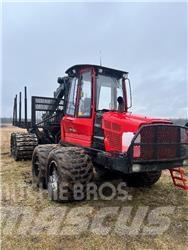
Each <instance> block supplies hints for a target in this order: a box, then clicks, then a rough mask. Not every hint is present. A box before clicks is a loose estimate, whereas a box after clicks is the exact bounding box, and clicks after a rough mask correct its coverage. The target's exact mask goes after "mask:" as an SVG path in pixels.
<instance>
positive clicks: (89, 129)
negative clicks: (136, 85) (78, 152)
mask: <svg viewBox="0 0 188 250" xmlns="http://www.w3.org/2000/svg"><path fill="white" fill-rule="evenodd" d="M66 73H67V74H68V76H69V77H70V79H71V80H70V87H69V93H68V102H67V108H66V114H65V116H64V117H63V119H62V121H61V123H62V124H61V140H62V141H64V142H68V143H72V144H78V145H81V146H84V147H91V146H92V145H93V142H94V141H95V140H96V138H98V139H99V141H102V140H104V137H103V133H102V129H101V120H102V114H103V113H104V112H108V111H113V112H126V111H127V109H128V106H127V94H126V85H127V84H126V82H127V81H128V78H127V76H128V73H127V72H124V71H120V70H114V69H110V68H106V67H102V66H96V65H76V66H73V67H71V68H70V69H68V70H67V71H66ZM128 83H129V81H128ZM129 86H130V85H129ZM102 144H103V143H102ZM97 147H98V145H97Z"/></svg>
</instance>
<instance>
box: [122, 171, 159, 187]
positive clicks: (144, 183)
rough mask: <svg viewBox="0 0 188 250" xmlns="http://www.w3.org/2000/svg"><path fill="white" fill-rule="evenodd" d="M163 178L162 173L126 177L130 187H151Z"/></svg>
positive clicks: (135, 174)
mask: <svg viewBox="0 0 188 250" xmlns="http://www.w3.org/2000/svg"><path fill="white" fill-rule="evenodd" d="M160 177H161V171H153V172H143V173H134V174H129V175H126V176H125V181H126V183H127V186H128V187H150V186H152V185H153V184H155V183H156V182H157V181H158V180H159V178H160Z"/></svg>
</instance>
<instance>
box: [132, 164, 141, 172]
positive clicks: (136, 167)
mask: <svg viewBox="0 0 188 250" xmlns="http://www.w3.org/2000/svg"><path fill="white" fill-rule="evenodd" d="M140 170H141V165H140V164H133V166H132V171H133V172H140Z"/></svg>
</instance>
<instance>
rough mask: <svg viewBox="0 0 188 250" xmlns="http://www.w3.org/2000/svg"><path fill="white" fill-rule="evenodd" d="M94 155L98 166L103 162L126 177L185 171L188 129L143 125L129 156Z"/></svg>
mask: <svg viewBox="0 0 188 250" xmlns="http://www.w3.org/2000/svg"><path fill="white" fill-rule="evenodd" d="M89 151H90V150H89ZM90 153H91V152H90ZM91 155H92V156H93V157H92V158H93V161H94V162H95V163H96V164H100V165H101V162H103V163H104V165H105V168H107V169H110V170H113V171H118V172H122V173H125V174H131V173H138V172H151V171H160V170H164V169H173V168H177V167H182V166H184V167H185V166H186V165H187V166H188V129H187V128H186V127H183V126H175V125H171V124H169V125H166V124H164V125H163V124H156V125H155V124H152V125H144V126H142V127H141V128H140V129H139V130H138V132H137V133H136V134H135V136H134V138H133V139H132V142H131V145H130V146H129V149H128V151H127V152H125V153H118V152H104V151H98V150H92V154H91ZM101 167H102V166H101Z"/></svg>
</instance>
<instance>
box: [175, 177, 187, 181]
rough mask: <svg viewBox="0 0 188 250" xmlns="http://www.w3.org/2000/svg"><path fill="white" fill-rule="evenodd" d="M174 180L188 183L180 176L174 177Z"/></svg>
mask: <svg viewBox="0 0 188 250" xmlns="http://www.w3.org/2000/svg"><path fill="white" fill-rule="evenodd" d="M173 178H174V179H176V180H179V181H185V182H186V181H187V179H185V178H182V177H179V176H173Z"/></svg>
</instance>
